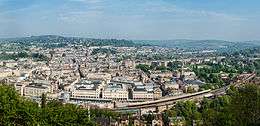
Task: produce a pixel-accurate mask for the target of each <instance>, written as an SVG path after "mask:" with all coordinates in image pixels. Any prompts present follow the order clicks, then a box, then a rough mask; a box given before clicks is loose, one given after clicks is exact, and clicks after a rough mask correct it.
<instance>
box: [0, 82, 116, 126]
mask: <svg viewBox="0 0 260 126" xmlns="http://www.w3.org/2000/svg"><path fill="white" fill-rule="evenodd" d="M45 97H46V96H45V95H43V98H42V103H41V106H42V107H39V106H38V104H37V103H35V102H32V101H30V100H26V99H24V98H22V97H20V96H19V95H17V93H16V92H15V90H14V89H13V88H12V87H9V86H0V125H4V126H6V125H18V126H24V125H26V126H35V125H38V126H41V125H42V126H49V125H51V126H52V125H53V126H93V125H97V124H95V123H98V122H96V121H95V120H96V119H97V118H101V119H110V118H116V117H117V114H116V113H114V112H112V111H110V110H102V109H90V112H89V111H88V110H87V109H83V108H81V107H80V106H76V105H73V104H62V103H61V102H59V101H50V102H48V103H46V102H45V100H44V99H45ZM89 114H90V115H89ZM89 117H90V118H89Z"/></svg>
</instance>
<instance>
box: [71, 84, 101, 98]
mask: <svg viewBox="0 0 260 126" xmlns="http://www.w3.org/2000/svg"><path fill="white" fill-rule="evenodd" d="M103 84H104V82H103V81H100V80H92V81H89V80H80V81H79V82H78V83H76V84H75V85H74V87H73V88H72V91H71V97H72V98H76V99H81V98H82V99H96V98H100V93H101V88H102V86H103Z"/></svg>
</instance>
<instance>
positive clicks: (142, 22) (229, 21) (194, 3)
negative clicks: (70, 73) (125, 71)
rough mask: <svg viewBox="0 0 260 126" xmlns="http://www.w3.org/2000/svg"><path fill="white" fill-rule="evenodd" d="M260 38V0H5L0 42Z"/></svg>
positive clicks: (1, 0) (0, 13)
mask: <svg viewBox="0 0 260 126" xmlns="http://www.w3.org/2000/svg"><path fill="white" fill-rule="evenodd" d="M50 34H51V35H62V36H78V37H88V38H116V39H139V40H169V39H218V40H229V41H245V40H260V0H0V38H6V37H22V36H32V35H50Z"/></svg>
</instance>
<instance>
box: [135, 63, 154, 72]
mask: <svg viewBox="0 0 260 126" xmlns="http://www.w3.org/2000/svg"><path fill="white" fill-rule="evenodd" d="M136 69H140V70H142V71H144V72H145V73H150V70H151V69H150V66H149V65H146V64H138V65H136Z"/></svg>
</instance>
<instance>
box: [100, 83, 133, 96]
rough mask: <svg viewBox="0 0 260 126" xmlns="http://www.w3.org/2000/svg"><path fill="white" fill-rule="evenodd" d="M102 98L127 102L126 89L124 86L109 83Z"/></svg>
mask: <svg viewBox="0 0 260 126" xmlns="http://www.w3.org/2000/svg"><path fill="white" fill-rule="evenodd" d="M103 98H105V99H113V100H119V101H124V100H128V88H127V86H126V85H124V84H120V83H116V82H112V83H109V84H108V85H107V86H106V87H105V88H104V91H103Z"/></svg>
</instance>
